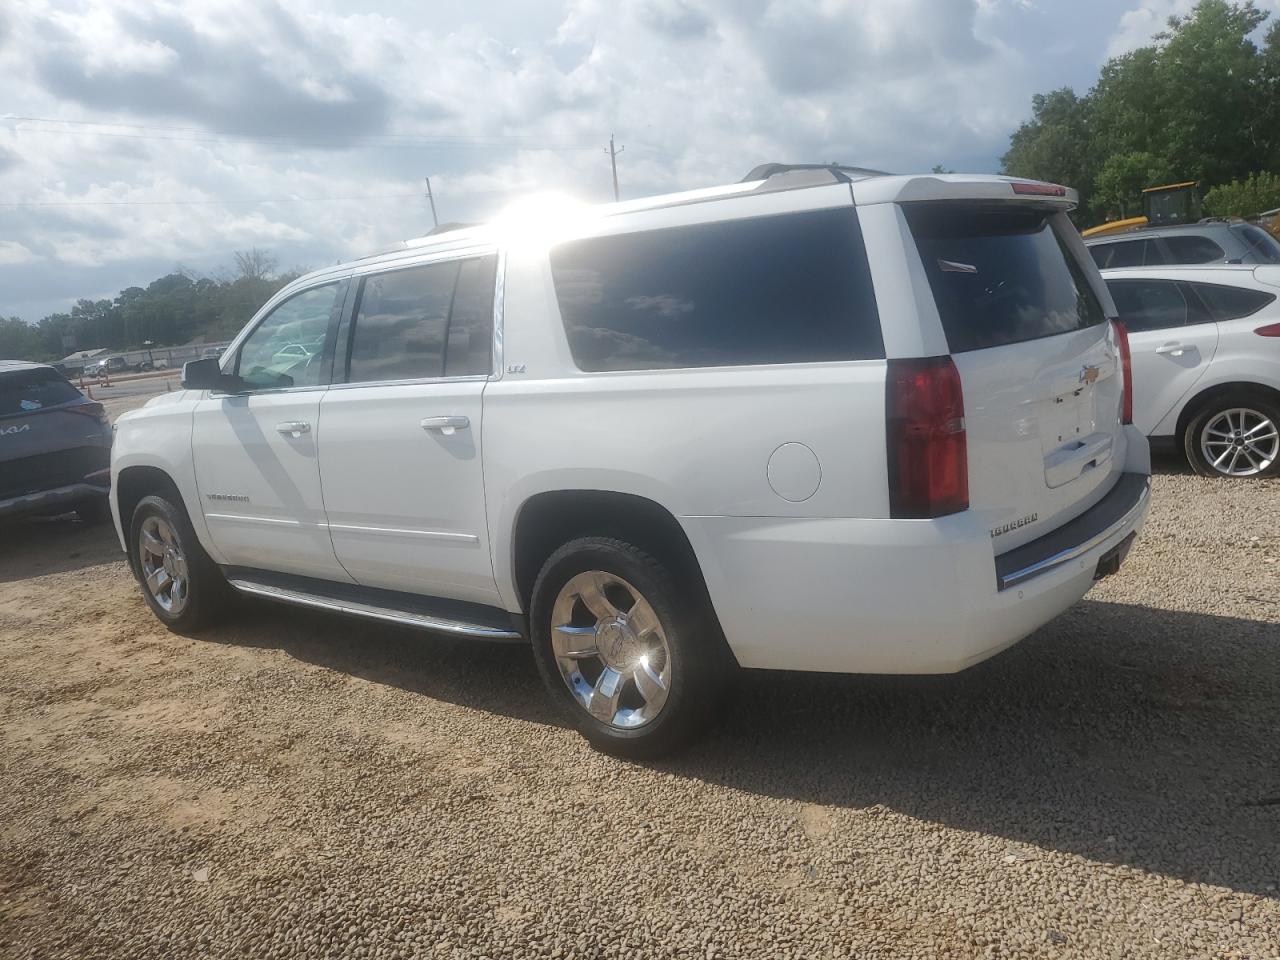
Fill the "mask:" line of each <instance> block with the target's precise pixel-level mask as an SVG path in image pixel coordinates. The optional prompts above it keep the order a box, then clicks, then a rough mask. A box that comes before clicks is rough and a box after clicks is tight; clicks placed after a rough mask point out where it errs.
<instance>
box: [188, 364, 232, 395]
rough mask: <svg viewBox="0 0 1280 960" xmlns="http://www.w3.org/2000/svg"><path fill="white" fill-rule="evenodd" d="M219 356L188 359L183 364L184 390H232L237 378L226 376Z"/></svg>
mask: <svg viewBox="0 0 1280 960" xmlns="http://www.w3.org/2000/svg"><path fill="white" fill-rule="evenodd" d="M220 364H221V361H220V360H219V359H218V358H217V357H201V358H200V359H199V360H188V361H187V362H186V363H184V364H183V365H182V389H184V390H231V389H234V387H233V384H232V381H234V380H235V379H236V378H235V377H231V376H225V375H224V374H223V373H222V368H221V366H220Z"/></svg>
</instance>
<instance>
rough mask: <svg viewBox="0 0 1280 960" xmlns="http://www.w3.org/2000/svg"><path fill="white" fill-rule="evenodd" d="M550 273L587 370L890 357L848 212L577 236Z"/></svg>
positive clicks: (556, 254)
mask: <svg viewBox="0 0 1280 960" xmlns="http://www.w3.org/2000/svg"><path fill="white" fill-rule="evenodd" d="M551 274H552V278H553V280H554V283H555V290H556V298H557V299H558V301H559V304H560V313H561V316H562V318H563V320H564V326H565V333H566V335H567V336H568V340H569V348H570V351H571V352H572V354H573V359H574V362H575V363H576V364H577V365H578V368H579V369H581V370H584V371H587V372H601V371H614V370H663V369H675V368H682V367H684V368H687V367H714V366H738V365H749V364H778V363H806V362H818V361H838V360H866V359H872V358H883V357H884V342H883V340H882V338H881V333H880V318H879V314H878V312H877V310H876V300H875V294H874V292H873V290H872V286H871V274H870V270H869V268H868V266H867V257H866V250H865V248H864V247H863V243H862V233H861V229H860V228H859V225H858V218H857V214H856V212H855V211H854V210H853V209H852V208H851V207H848V208H841V209H835V210H817V211H810V212H805V213H791V214H782V215H778V216H770V217H758V218H753V219H746V220H727V221H719V222H716V223H704V224H696V225H692V226H685V227H671V228H667V229H663V230H651V231H645V232H640V233H628V234H622V235H619V236H612V237H594V238H590V239H583V240H575V241H571V242H568V243H564V244H561V245H559V246H557V247H556V248H554V249H553V250H552V251H551Z"/></svg>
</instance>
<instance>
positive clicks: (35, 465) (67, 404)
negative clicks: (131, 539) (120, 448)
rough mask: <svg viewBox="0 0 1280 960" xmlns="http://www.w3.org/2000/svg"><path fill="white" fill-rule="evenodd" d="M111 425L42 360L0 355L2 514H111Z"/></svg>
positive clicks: (92, 518) (91, 518) (93, 518)
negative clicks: (72, 512) (108, 507)
mask: <svg viewBox="0 0 1280 960" xmlns="http://www.w3.org/2000/svg"><path fill="white" fill-rule="evenodd" d="M110 464H111V425H110V423H109V422H108V420H107V416H106V414H105V412H104V411H103V408H102V404H100V403H95V402H94V401H92V400H89V399H87V398H86V397H85V396H84V395H83V394H82V393H81V392H80V391H79V390H77V389H76V388H75V386H74V385H72V384H71V383H70V382H69V381H68V380H67V378H66V377H64V376H63V375H62V374H60V373H58V372H57V371H56V370H54V369H53V368H52V367H49V366H46V365H44V364H42V363H26V362H24V361H20V360H0V518H9V517H15V516H18V515H20V514H57V513H69V512H70V511H72V510H74V511H75V512H76V513H77V514H79V516H80V518H81V519H82V520H85V521H87V522H99V521H103V520H106V519H107V488H108V484H109V482H110Z"/></svg>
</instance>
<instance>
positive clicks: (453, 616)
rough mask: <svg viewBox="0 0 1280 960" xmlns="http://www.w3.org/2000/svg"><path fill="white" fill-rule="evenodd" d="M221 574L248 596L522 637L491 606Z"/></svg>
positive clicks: (470, 633)
mask: <svg viewBox="0 0 1280 960" xmlns="http://www.w3.org/2000/svg"><path fill="white" fill-rule="evenodd" d="M223 572H224V573H225V574H226V577H227V582H228V583H229V584H231V586H232V587H234V588H235V589H236V590H238V591H239V592H240V593H244V594H248V595H249V596H254V597H262V598H264V599H267V600H278V601H279V602H281V603H291V604H294V605H296V606H300V607H311V608H312V609H315V610H328V611H330V612H332V613H342V614H346V615H347V616H352V617H362V618H364V619H366V620H380V621H382V622H383V623H394V624H397V625H399V626H402V627H414V628H417V629H419V630H430V631H433V632H435V633H444V634H448V635H450V636H455V637H471V638H474V639H479V640H497V641H502V642H513V641H523V639H524V637H523V636H522V635H521V634H520V632H519V631H518V630H517V629H515V624H514V622H513V620H512V618H511V615H510V614H508V613H507V612H506V611H504V610H500V609H498V608H497V607H487V606H485V605H483V604H478V603H465V602H463V601H459V600H441V599H436V598H432V597H421V596H417V595H415V594H409V593H399V592H398V591H394V590H377V589H374V588H370V587H360V586H357V585H355V584H344V583H330V582H328V581H325V580H314V579H312V578H310V577H294V576H288V575H284V574H272V573H266V572H265V571H257V570H252V571H251V570H245V569H243V568H224V569H223Z"/></svg>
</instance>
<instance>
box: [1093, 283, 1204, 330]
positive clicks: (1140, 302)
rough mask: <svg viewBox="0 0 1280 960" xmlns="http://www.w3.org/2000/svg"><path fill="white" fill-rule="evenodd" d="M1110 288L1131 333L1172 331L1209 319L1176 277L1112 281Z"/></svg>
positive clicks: (1108, 285) (1122, 318)
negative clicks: (1189, 298) (1187, 294)
mask: <svg viewBox="0 0 1280 960" xmlns="http://www.w3.org/2000/svg"><path fill="white" fill-rule="evenodd" d="M1107 288H1108V289H1109V290H1110V291H1111V297H1112V299H1113V300H1115V302H1116V310H1118V311H1119V314H1120V320H1121V322H1123V323H1124V325H1125V328H1126V329H1127V330H1128V331H1129V332H1130V333H1142V332H1144V331H1147V330H1169V329H1172V328H1174V327H1185V326H1186V325H1187V324H1189V323H1203V322H1204V321H1205V320H1208V319H1209V318H1208V317H1207V316H1205V315H1204V312H1203V310H1202V309H1201V307H1200V305H1199V304H1198V303H1196V302H1195V301H1194V300H1191V301H1188V299H1187V296H1186V294H1185V291H1184V289H1183V286H1182V284H1180V283H1178V282H1177V281H1174V280H1108V281H1107Z"/></svg>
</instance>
